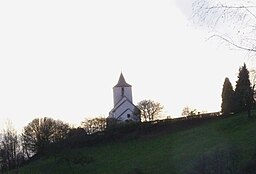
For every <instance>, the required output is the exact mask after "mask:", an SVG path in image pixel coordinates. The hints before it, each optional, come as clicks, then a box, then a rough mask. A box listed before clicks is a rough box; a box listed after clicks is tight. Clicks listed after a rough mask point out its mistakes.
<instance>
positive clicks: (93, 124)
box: [82, 117, 107, 134]
mask: <svg viewBox="0 0 256 174" xmlns="http://www.w3.org/2000/svg"><path fill="white" fill-rule="evenodd" d="M106 126H107V121H106V118H103V117H99V118H92V119H86V120H85V121H83V122H82V127H83V128H84V129H85V131H86V132H87V133H88V134H92V133H95V132H98V131H103V130H105V129H106Z"/></svg>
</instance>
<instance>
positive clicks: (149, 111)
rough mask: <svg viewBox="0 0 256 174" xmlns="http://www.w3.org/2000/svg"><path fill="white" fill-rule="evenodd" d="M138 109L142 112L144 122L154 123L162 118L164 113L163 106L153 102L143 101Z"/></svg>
mask: <svg viewBox="0 0 256 174" xmlns="http://www.w3.org/2000/svg"><path fill="white" fill-rule="evenodd" d="M137 107H138V108H139V109H140V111H141V119H142V121H153V120H156V119H157V118H159V117H160V114H161V112H162V111H163V106H162V105H161V104H160V103H158V102H154V101H152V100H142V101H141V102H139V103H138V104H137Z"/></svg>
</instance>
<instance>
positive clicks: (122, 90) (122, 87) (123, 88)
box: [122, 87, 124, 97]
mask: <svg viewBox="0 0 256 174" xmlns="http://www.w3.org/2000/svg"><path fill="white" fill-rule="evenodd" d="M123 96H124V88H123V87H122V97H123Z"/></svg>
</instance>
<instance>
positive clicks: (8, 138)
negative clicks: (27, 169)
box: [0, 122, 23, 171]
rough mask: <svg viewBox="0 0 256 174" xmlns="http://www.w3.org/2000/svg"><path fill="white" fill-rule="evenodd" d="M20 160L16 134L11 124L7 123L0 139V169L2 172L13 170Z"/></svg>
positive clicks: (20, 153) (20, 155)
mask: <svg viewBox="0 0 256 174" xmlns="http://www.w3.org/2000/svg"><path fill="white" fill-rule="evenodd" d="M22 159H23V154H22V152H21V148H20V142H19V140H18V135H17V132H16V130H15V129H14V128H13V126H12V124H11V122H7V123H6V128H5V129H4V130H3V131H2V134H1V137H0V168H1V170H2V171H3V170H10V169H14V168H16V167H17V166H18V164H19V163H20V162H21V161H20V160H22Z"/></svg>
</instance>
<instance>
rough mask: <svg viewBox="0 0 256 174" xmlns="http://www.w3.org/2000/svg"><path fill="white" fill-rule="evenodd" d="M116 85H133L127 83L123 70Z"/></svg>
mask: <svg viewBox="0 0 256 174" xmlns="http://www.w3.org/2000/svg"><path fill="white" fill-rule="evenodd" d="M114 87H131V85H130V84H128V83H126V81H125V79H124V76H123V73H122V72H121V74H120V77H119V80H118V82H117V84H116V85H115V86H114Z"/></svg>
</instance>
